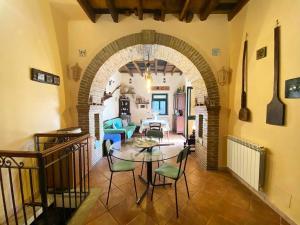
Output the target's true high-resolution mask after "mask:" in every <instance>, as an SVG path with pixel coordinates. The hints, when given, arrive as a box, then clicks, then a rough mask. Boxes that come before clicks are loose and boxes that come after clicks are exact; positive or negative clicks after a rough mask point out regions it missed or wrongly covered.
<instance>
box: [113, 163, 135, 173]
mask: <svg viewBox="0 0 300 225" xmlns="http://www.w3.org/2000/svg"><path fill="white" fill-rule="evenodd" d="M134 168H135V165H134V163H133V162H130V161H123V160H122V161H118V162H115V163H113V164H112V171H114V172H119V171H128V170H133V169H134Z"/></svg>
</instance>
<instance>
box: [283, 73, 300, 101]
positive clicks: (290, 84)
mask: <svg viewBox="0 0 300 225" xmlns="http://www.w3.org/2000/svg"><path fill="white" fill-rule="evenodd" d="M285 97H286V98H300V77H298V78H294V79H290V80H286V81H285Z"/></svg>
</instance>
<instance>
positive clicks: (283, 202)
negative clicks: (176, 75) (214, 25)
mask: <svg viewBox="0 0 300 225" xmlns="http://www.w3.org/2000/svg"><path fill="white" fill-rule="evenodd" d="M299 11H300V1H295V0H285V1H282V0H265V1H261V0H251V1H249V3H248V4H247V6H246V7H245V8H244V9H243V10H242V11H241V12H240V13H239V14H238V16H237V17H235V19H234V20H233V21H232V22H231V24H230V35H231V38H230V65H231V68H232V69H233V80H232V83H231V86H230V109H231V114H230V122H229V134H233V135H235V136H239V137H242V138H246V139H249V140H252V141H254V142H257V143H259V144H261V145H263V146H265V147H267V148H268V154H267V178H266V186H265V192H266V195H267V198H268V199H269V200H270V201H271V202H272V203H273V204H275V205H276V206H277V207H278V208H280V209H281V210H282V211H284V212H285V213H286V214H287V215H288V216H289V217H290V218H292V219H293V220H294V221H295V222H297V223H300V163H299V159H300V151H299V150H300V149H299V146H300V139H299V127H300V113H299V109H300V101H299V99H285V98H284V81H285V80H286V79H290V78H294V77H299V74H300V67H299V59H300V37H299V27H300V19H299ZM276 19H278V20H279V22H280V25H281V78H280V97H281V99H282V101H283V102H284V103H285V104H286V109H287V110H286V121H287V122H286V125H285V126H274V125H268V124H266V123H265V120H266V107H267V104H268V103H269V102H270V100H271V98H272V90H273V76H274V70H273V65H274V40H273V38H274V36H273V35H274V34H273V29H274V27H275V21H276ZM246 32H248V34H249V35H248V40H249V42H248V45H249V46H248V47H249V52H248V107H249V109H250V110H251V112H252V115H253V120H252V121H251V122H242V121H239V120H238V119H237V118H238V111H239V109H240V90H241V65H242V54H243V38H244V37H245V33H246ZM263 46H267V47H268V50H267V54H268V55H267V57H266V58H264V59H261V60H256V50H257V49H259V48H261V47H263Z"/></svg>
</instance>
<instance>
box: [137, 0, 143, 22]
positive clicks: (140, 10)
mask: <svg viewBox="0 0 300 225" xmlns="http://www.w3.org/2000/svg"><path fill="white" fill-rule="evenodd" d="M137 14H138V17H139V20H143V0H138V7H137Z"/></svg>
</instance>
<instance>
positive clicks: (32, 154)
mask: <svg viewBox="0 0 300 225" xmlns="http://www.w3.org/2000/svg"><path fill="white" fill-rule="evenodd" d="M89 136H90V135H89V134H84V135H81V136H80V137H78V138H75V139H73V140H70V141H67V142H63V143H61V144H57V145H54V146H53V147H50V148H48V149H47V150H45V151H42V152H37V151H22V150H13V151H12V150H0V156H4V157H18V158H39V157H46V156H48V155H51V154H53V153H55V152H58V151H60V150H62V149H64V148H67V147H70V146H72V145H74V144H77V143H80V142H82V141H83V140H85V139H87V138H89ZM73 137H76V136H73Z"/></svg>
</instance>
